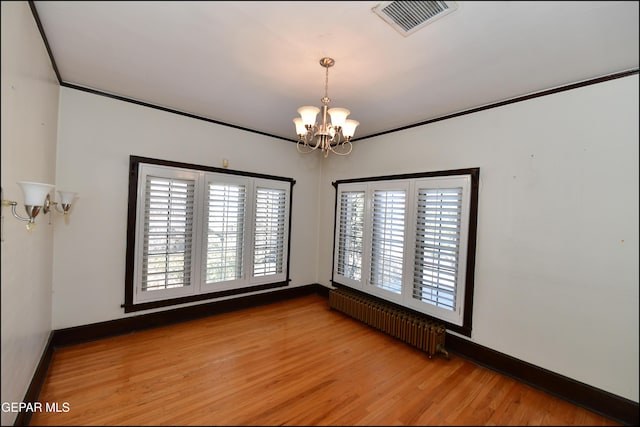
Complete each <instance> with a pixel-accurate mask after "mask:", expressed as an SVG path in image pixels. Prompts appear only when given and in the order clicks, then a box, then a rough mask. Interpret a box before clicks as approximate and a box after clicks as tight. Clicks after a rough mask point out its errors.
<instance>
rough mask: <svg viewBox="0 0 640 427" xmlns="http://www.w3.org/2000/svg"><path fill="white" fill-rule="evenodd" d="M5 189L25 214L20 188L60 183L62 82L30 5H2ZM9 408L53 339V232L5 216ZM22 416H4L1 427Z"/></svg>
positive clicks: (5, 388)
mask: <svg viewBox="0 0 640 427" xmlns="http://www.w3.org/2000/svg"><path fill="white" fill-rule="evenodd" d="M1 7H2V73H1V74H2V89H1V91H2V125H1V132H2V189H3V192H4V194H3V198H4V199H8V200H13V201H16V202H18V208H19V209H18V213H19V214H21V215H22V216H25V215H26V212H25V210H24V207H23V203H22V202H23V195H22V190H21V189H20V187H19V186H18V185H17V184H16V182H17V181H36V182H46V183H51V184H53V183H54V178H55V151H56V129H57V120H58V119H57V118H58V94H59V87H58V82H57V79H56V76H55V73H54V72H53V69H52V67H51V62H50V61H49V56H48V54H47V51H46V49H45V47H44V43H43V42H42V38H41V37H40V33H39V32H38V28H37V26H36V23H35V21H34V19H33V16H32V14H31V10H30V9H29V5H28V3H27V2H6V1H3V2H2V5H1ZM2 216H3V219H2V231H3V236H2V237H3V239H4V240H3V241H2V282H1V283H2V286H1V288H2V297H1V298H2V345H1V348H2V401H3V402H20V401H22V399H23V398H24V396H25V393H26V391H27V388H28V386H29V383H30V382H31V378H32V377H33V374H34V372H35V369H36V367H37V364H38V362H39V361H40V356H41V355H42V352H43V350H44V348H45V345H46V343H47V339H48V338H49V334H50V332H51V274H52V263H53V228H54V226H55V223H53V225H48V219H49V218H48V216H43V215H42V214H41V215H40V216H38V218H37V219H36V223H37V226H36V229H35V230H33V231H32V232H31V233H28V232H27V231H26V229H25V224H26V223H24V222H21V221H18V220H16V219H15V218H13V216H12V214H11V209H10V208H7V207H5V208H3V209H2ZM16 415H17V414H16V413H12V412H6V413H5V412H4V411H3V412H2V425H11V424H13V422H14V420H15V417H16Z"/></svg>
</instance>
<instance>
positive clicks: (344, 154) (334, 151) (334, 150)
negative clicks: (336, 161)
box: [325, 141, 353, 157]
mask: <svg viewBox="0 0 640 427" xmlns="http://www.w3.org/2000/svg"><path fill="white" fill-rule="evenodd" d="M344 146H348V147H349V151H347V152H340V151H337V150H336V148H337V147H336V148H334V147H329V150H331V152H332V153H334V154H337V155H338V156H346V155H348V154H350V153H351V150H353V144H352V143H351V141H345V142H343V143H342V144H340V145H339V147H344ZM325 157H326V156H325Z"/></svg>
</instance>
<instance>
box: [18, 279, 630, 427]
mask: <svg viewBox="0 0 640 427" xmlns="http://www.w3.org/2000/svg"><path fill="white" fill-rule="evenodd" d="M310 294H318V295H322V296H324V297H326V298H328V296H329V288H327V287H326V286H323V285H320V284H317V283H316V284H311V285H306V286H299V287H287V288H285V289H281V290H276V291H272V292H267V293H264V294H258V295H250V296H246V297H242V298H235V299H232V300H225V301H218V302H211V303H207V304H200V305H195V306H190V307H183V308H178V309H172V310H167V311H162V312H157V313H149V314H142V315H138V316H133V317H127V318H124V319H116V320H111V321H107V322H100V323H94V324H90V325H84V326H76V327H72V328H66V329H59V330H55V331H52V333H51V335H50V337H49V341H48V343H47V346H46V348H45V350H44V352H43V354H42V357H41V358H40V363H39V364H38V367H37V369H36V372H35V374H34V376H33V379H32V380H31V384H30V386H29V389H28V390H27V393H26V394H25V398H24V400H23V401H24V402H32V403H34V402H37V401H38V397H39V394H40V390H41V389H42V385H43V384H44V381H45V379H46V375H47V370H48V368H49V365H50V363H51V360H52V357H53V353H54V351H55V349H56V348H57V347H63V346H69V345H74V344H80V343H82V342H88V341H94V340H98V339H102V338H108V337H111V336H116V335H122V334H127V333H131V332H135V331H139V330H144V329H149V328H155V327H160V326H165V325H169V324H172V323H177V322H184V321H188V320H193V319H197V318H200V317H206V316H212V315H216V314H221V313H225V312H230V311H234V310H240V309H245V308H250V307H254V306H258V305H263V304H270V303H274V302H277V301H282V300H286V299H291V298H298V297H301V296H305V295H310ZM446 347H447V350H448V351H451V352H452V353H455V354H457V355H458V356H460V357H464V358H466V359H468V360H471V361H473V362H475V363H477V364H479V365H482V366H484V367H486V368H488V369H491V370H493V371H496V372H499V373H501V374H503V375H507V376H509V377H512V378H514V379H517V380H518V381H521V382H523V383H525V384H528V385H530V386H532V387H535V388H538V389H540V390H543V391H545V392H547V393H549V394H552V395H554V396H556V397H558V398H561V399H564V400H566V401H569V402H571V403H573V404H575V405H578V406H581V407H583V408H586V409H588V410H590V411H593V412H595V413H598V414H600V415H603V416H605V417H607V418H611V419H613V420H616V421H618V422H620V423H622V424H625V425H638V424H639V417H638V415H639V412H640V410H639V405H638V403H637V402H633V401H631V400H629V399H625V398H623V397H620V396H616V395H614V394H611V393H608V392H606V391H603V390H600V389H597V388H595V387H592V386H589V385H587V384H584V383H581V382H578V381H575V380H573V379H571V378H568V377H565V376H562V375H559V374H556V373H554V372H551V371H548V370H546V369H543V368H540V367H538V366H535V365H532V364H530V363H527V362H524V361H522V360H518V359H515V358H513V357H511V356H508V355H506V354H503V353H500V352H497V351H495V350H492V349H490V348H487V347H483V346H481V345H478V344H475V343H473V342H471V341H469V340H467V339H464V338H461V337H458V336H457V335H451V334H447V338H446ZM30 419H31V413H30V412H20V413H19V414H18V416H17V417H16V421H15V423H14V425H17V426H18V425H28V424H29V421H30Z"/></svg>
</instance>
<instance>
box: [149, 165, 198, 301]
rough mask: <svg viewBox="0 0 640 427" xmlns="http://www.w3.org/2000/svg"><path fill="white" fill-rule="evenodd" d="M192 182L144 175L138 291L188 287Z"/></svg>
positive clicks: (189, 277)
mask: <svg viewBox="0 0 640 427" xmlns="http://www.w3.org/2000/svg"><path fill="white" fill-rule="evenodd" d="M194 187H195V182H194V181H192V180H184V179H173V178H161V177H154V176H150V175H147V179H146V187H145V210H144V219H145V220H144V224H145V228H144V249H143V266H142V286H141V289H142V291H154V290H161V289H170V288H179V287H184V286H189V285H190V284H191V245H192V234H193V233H192V230H193V204H194Z"/></svg>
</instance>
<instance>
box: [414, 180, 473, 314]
mask: <svg viewBox="0 0 640 427" xmlns="http://www.w3.org/2000/svg"><path fill="white" fill-rule="evenodd" d="M461 212H462V188H461V187H457V188H449V189H443V188H434V189H420V190H419V192H418V202H417V216H416V218H417V224H416V254H415V266H414V272H413V273H414V275H413V293H412V297H413V298H415V299H417V300H419V301H422V302H427V303H430V304H433V305H435V306H438V307H441V308H444V309H446V310H451V311H453V310H455V309H456V286H457V282H458V259H459V248H460V224H461Z"/></svg>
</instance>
